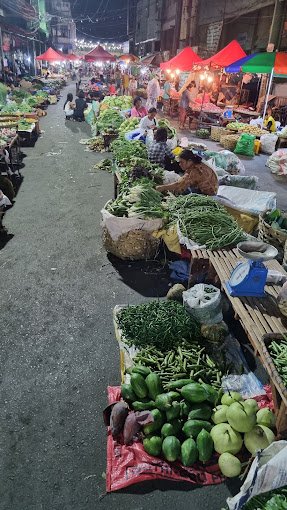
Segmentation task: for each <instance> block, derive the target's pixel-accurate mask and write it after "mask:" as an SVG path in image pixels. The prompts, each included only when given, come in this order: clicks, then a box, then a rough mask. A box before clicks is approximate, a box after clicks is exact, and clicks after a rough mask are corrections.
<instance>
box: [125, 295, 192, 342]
mask: <svg viewBox="0 0 287 510" xmlns="http://www.w3.org/2000/svg"><path fill="white" fill-rule="evenodd" d="M118 323H119V327H120V329H121V330H122V334H123V337H124V339H125V340H126V342H127V343H128V344H129V345H135V346H136V347H142V348H143V347H144V346H154V347H156V348H158V349H160V350H162V351H168V350H170V349H172V348H174V347H175V345H179V344H181V343H182V341H183V340H187V341H189V342H191V343H192V342H195V341H197V340H198V339H199V338H200V325H199V323H198V322H197V321H196V320H195V319H194V318H193V317H192V316H191V315H190V314H189V313H188V312H187V311H186V310H185V308H184V307H183V306H182V305H181V304H180V303H177V302H176V301H151V302H149V303H143V304H141V305H136V306H129V307H126V308H123V309H122V310H121V311H120V312H119V314H118Z"/></svg>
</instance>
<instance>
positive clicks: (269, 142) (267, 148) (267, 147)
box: [260, 133, 278, 154]
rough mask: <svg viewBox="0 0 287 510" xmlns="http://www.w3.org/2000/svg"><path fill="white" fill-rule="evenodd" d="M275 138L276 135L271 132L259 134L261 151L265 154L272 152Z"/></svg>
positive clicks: (276, 137) (276, 138)
mask: <svg viewBox="0 0 287 510" xmlns="http://www.w3.org/2000/svg"><path fill="white" fill-rule="evenodd" d="M277 140H278V136H277V135H274V134H271V133H268V134H266V135H261V136H260V144H261V145H260V149H261V152H265V154H273V152H274V151H275V146H276V142H277Z"/></svg>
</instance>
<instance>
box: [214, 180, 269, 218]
mask: <svg viewBox="0 0 287 510" xmlns="http://www.w3.org/2000/svg"><path fill="white" fill-rule="evenodd" d="M217 199H218V200H219V202H220V203H223V205H227V206H228V205H229V206H231V207H234V208H235V209H237V210H238V211H241V212H247V213H252V214H258V215H259V214H260V213H263V212H265V211H267V210H268V209H271V210H272V209H276V193H273V192H269V191H256V190H251V189H244V188H236V187H234V186H219V188H218V193H217Z"/></svg>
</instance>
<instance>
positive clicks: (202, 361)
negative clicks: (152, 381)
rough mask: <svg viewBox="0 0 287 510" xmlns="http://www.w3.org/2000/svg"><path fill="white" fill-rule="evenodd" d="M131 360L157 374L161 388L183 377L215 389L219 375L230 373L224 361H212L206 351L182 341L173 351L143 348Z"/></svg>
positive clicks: (219, 379) (197, 345)
mask: <svg viewBox="0 0 287 510" xmlns="http://www.w3.org/2000/svg"><path fill="white" fill-rule="evenodd" d="M133 361H134V363H135V364H136V365H137V364H140V365H144V366H146V367H149V368H150V369H151V370H152V371H153V372H154V373H156V374H158V375H159V376H160V378H161V380H162V384H163V387H164V388H165V389H166V388H167V387H168V385H169V383H170V382H172V381H177V380H179V379H183V378H186V377H189V378H191V379H192V380H194V381H197V382H200V383H202V382H203V383H207V384H211V385H212V386H213V387H214V388H216V389H219V388H220V387H221V379H222V377H223V375H227V374H228V373H229V370H230V367H229V366H228V364H227V363H226V362H225V361H224V360H222V361H221V362H219V361H216V360H214V359H213V358H212V356H210V355H209V354H208V353H207V352H206V348H205V347H202V346H201V345H199V344H197V343H195V344H192V345H190V344H188V343H186V342H184V343H182V345H181V346H178V347H177V349H172V350H170V351H168V352H162V351H160V350H159V349H156V348H155V347H146V348H145V349H141V350H140V352H139V353H138V354H137V355H136V357H135V358H134V360H133Z"/></svg>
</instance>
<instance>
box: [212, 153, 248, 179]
mask: <svg viewBox="0 0 287 510" xmlns="http://www.w3.org/2000/svg"><path fill="white" fill-rule="evenodd" d="M205 157H206V158H208V162H210V163H211V164H212V165H213V167H215V168H222V169H223V170H225V171H226V172H228V173H229V174H230V175H237V174H241V175H244V174H245V167H244V165H243V163H242V161H241V160H240V159H239V157H238V156H236V154H234V153H233V152H231V151H228V150H222V151H219V152H215V151H207V152H206V155H205Z"/></svg>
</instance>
